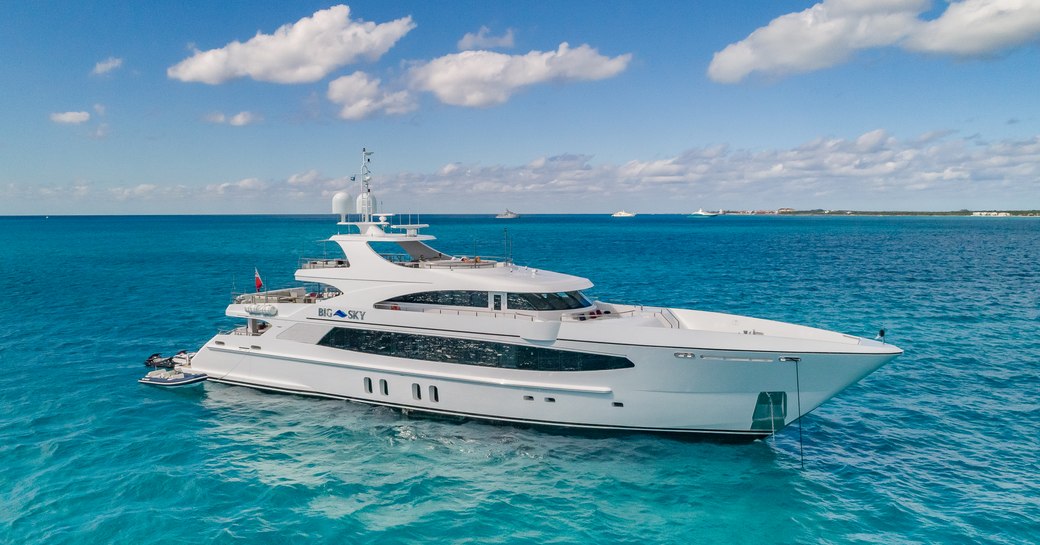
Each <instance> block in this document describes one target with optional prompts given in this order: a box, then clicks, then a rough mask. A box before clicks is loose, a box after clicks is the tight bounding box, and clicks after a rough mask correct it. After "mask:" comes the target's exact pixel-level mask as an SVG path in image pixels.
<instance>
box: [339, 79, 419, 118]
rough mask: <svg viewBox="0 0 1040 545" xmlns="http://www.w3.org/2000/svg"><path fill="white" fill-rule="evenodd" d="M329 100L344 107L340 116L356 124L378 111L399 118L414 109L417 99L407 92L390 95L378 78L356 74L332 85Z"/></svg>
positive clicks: (391, 93)
mask: <svg viewBox="0 0 1040 545" xmlns="http://www.w3.org/2000/svg"><path fill="white" fill-rule="evenodd" d="M327 96H328V98H329V100H331V101H332V102H334V103H336V104H339V105H341V106H342V108H341V109H340V112H339V116H340V117H341V118H343V119H348V120H352V121H356V120H359V119H364V118H366V117H369V116H371V115H374V114H376V113H379V112H383V113H386V114H391V115H399V114H404V113H408V112H410V111H413V110H415V108H416V107H417V106H416V104H415V100H414V99H413V98H412V96H411V94H410V93H409V92H408V91H397V92H389V91H385V90H383V89H381V88H380V80H379V79H378V78H369V77H368V74H365V73H364V72H360V71H359V72H354V73H353V74H350V75H349V76H343V77H341V78H337V79H335V80H332V81H331V82H330V83H329V91H328V94H327Z"/></svg>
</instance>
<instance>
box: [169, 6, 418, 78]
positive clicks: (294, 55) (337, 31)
mask: <svg viewBox="0 0 1040 545" xmlns="http://www.w3.org/2000/svg"><path fill="white" fill-rule="evenodd" d="M413 28H415V23H413V22H412V18H411V17H402V18H401V19H397V20H395V21H390V22H388V23H382V24H376V23H372V22H364V21H361V20H360V19H358V20H353V19H351V18H350V8H349V7H347V6H344V5H339V6H333V7H331V8H329V9H326V10H321V11H317V12H315V13H314V15H312V16H311V17H304V18H302V19H300V20H299V21H297V22H296V23H294V24H287V25H284V26H282V27H281V28H279V29H278V30H276V31H275V32H274V33H272V34H261V33H259V32H257V34H256V36H254V37H253V38H252V39H250V40H249V41H247V42H245V43H242V42H239V41H234V42H231V43H229V44H227V45H226V46H224V47H221V48H218V49H210V50H208V51H199V50H195V53H194V54H193V55H192V56H191V57H189V58H187V59H185V60H183V61H181V62H179V63H177V64H176V65H174V66H171V67H170V68H169V69H167V70H166V74H167V76H168V77H170V78H173V79H177V80H181V81H197V82H202V83H209V84H214V85H215V84H219V83H224V82H225V81H228V80H231V79H235V78H240V77H249V78H252V79H254V80H257V81H270V82H275V83H307V82H314V81H318V80H320V79H322V78H324V77H325V76H326V75H328V74H329V73H330V72H332V71H333V70H335V69H337V68H339V67H341V66H344V65H347V64H350V63H353V62H356V61H358V60H359V59H367V60H370V61H374V60H377V59H379V58H380V57H382V56H383V54H385V53H386V52H387V51H389V50H390V48H391V47H393V45H394V44H395V43H397V41H398V40H399V39H401V37H402V36H404V35H405V34H407V33H408V32H409V31H411V30H412V29H413Z"/></svg>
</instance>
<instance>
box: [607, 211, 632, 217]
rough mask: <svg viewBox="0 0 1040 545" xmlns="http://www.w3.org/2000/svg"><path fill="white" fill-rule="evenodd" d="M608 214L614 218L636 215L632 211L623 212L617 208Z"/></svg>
mask: <svg viewBox="0 0 1040 545" xmlns="http://www.w3.org/2000/svg"><path fill="white" fill-rule="evenodd" d="M610 216H611V217H614V218H634V217H636V215H635V213H633V212H625V211H624V210H618V211H617V212H614V213H613V214H611V215H610Z"/></svg>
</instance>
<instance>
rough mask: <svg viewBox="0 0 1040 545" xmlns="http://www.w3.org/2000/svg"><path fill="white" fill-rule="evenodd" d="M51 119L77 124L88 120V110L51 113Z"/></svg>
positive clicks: (57, 121) (56, 121)
mask: <svg viewBox="0 0 1040 545" xmlns="http://www.w3.org/2000/svg"><path fill="white" fill-rule="evenodd" d="M51 121H53V122H55V123H67V124H70V125H78V124H80V123H86V122H87V121H90V112H56V113H53V114H51Z"/></svg>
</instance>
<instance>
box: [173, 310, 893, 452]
mask: <svg viewBox="0 0 1040 545" xmlns="http://www.w3.org/2000/svg"><path fill="white" fill-rule="evenodd" d="M793 327H797V326H793ZM397 329H398V330H400V329H401V328H397ZM805 329H809V328H805ZM812 331H818V330H812ZM277 333H278V331H277V330H272V332H270V333H268V334H265V335H263V336H260V337H245V336H242V335H234V334H230V335H217V336H216V337H214V338H213V339H212V340H211V341H210V342H209V343H207V344H206V346H204V347H203V348H202V349H201V350H200V351H199V353H198V354H196V356H195V357H194V359H193V361H192V369H193V371H194V372H201V373H206V374H207V375H208V376H209V377H210V380H212V381H216V382H223V383H227V384H234V385H240V386H249V387H254V388H259V389H264V390H272V391H279V392H286V393H293V394H301V395H312V396H320V397H328V398H336V399H346V400H351V401H357V402H363V403H369V404H376V405H384V406H389V407H395V408H398V409H402V410H405V411H419V412H425V413H431V414H436V415H444V416H452V417H464V418H472V419H480V420H493V421H500V422H508V423H516V424H524V425H535V426H552V427H564V428H584V429H596V430H613V431H626V432H651V433H668V434H703V435H708V436H715V437H729V438H734V439H736V438H747V439H755V438H760V437H765V436H768V435H770V434H772V433H774V432H776V431H777V430H780V429H782V428H783V427H784V426H786V425H789V424H790V423H792V422H794V421H795V420H797V419H798V418H800V417H801V416H803V415H804V414H806V413H808V412H809V411H811V410H813V409H814V408H816V407H818V406H819V405H820V404H822V403H823V402H825V401H826V400H827V399H830V398H831V397H833V396H834V395H836V394H837V393H838V392H840V391H842V390H843V389H845V388H846V387H847V386H849V385H850V384H853V383H855V382H856V381H858V380H859V379H860V378H862V377H863V376H865V375H867V374H869V373H870V372H872V371H874V370H875V369H877V368H878V367H880V366H882V365H884V364H885V363H886V362H888V361H889V360H891V359H892V358H894V357H895V356H896V355H898V354H899V353H900V352H899V350H898V349H895V348H893V347H890V346H887V345H882V344H880V343H873V342H871V341H866V340H865V339H863V340H862V341H865V342H866V344H865V345H861V344H855V345H852V344H846V345H841V344H835V343H827V342H817V343H816V346H815V347H813V350H811V351H810V350H807V351H801V352H799V351H784V352H776V351H766V350H740V349H720V348H709V347H705V346H702V345H698V344H692V343H686V344H679V343H670V344H666V345H657V346H654V345H646V344H626V343H624V342H617V341H614V342H604V341H603V340H601V339H598V338H596V336H593V338H587V339H584V340H583V339H580V338H566V339H565V338H563V335H565V334H567V333H568V330H567V328H563V329H562V330H561V331H560V337H561V338H559V339H557V340H555V341H552V342H551V343H549V342H545V341H542V342H537V343H531V342H530V341H526V340H524V339H522V338H520V337H516V338H514V339H512V340H513V341H515V342H516V343H517V344H525V343H526V344H538V345H542V346H544V345H546V344H552V345H553V346H554V347H556V348H561V349H567V350H574V351H585V352H588V351H593V350H594V351H598V352H601V353H609V354H612V355H618V356H624V357H626V358H628V359H629V360H631V361H632V362H633V363H634V367H631V368H625V369H614V370H603V371H555V372H549V371H529V370H518V369H502V368H489V367H481V366H473V365H463V364H455V363H446V362H439V361H419V360H410V359H403V358H397V357H389V356H380V355H373V354H366V353H359V352H351V351H345V350H340V349H336V348H330V347H325V346H320V345H316V344H305V343H301V342H295V341H289V340H283V339H279V338H278V337H277V336H276V334H277ZM644 333H655V332H654V331H647V332H644ZM674 333H680V331H675V332H674ZM686 333H687V335H685V336H690V335H689V334H690V333H691V332H689V331H687V332H686ZM647 336H650V335H643V337H647ZM676 336H677V337H678V336H682V335H676ZM741 337H746V338H747V339H746V340H747V341H756V340H757V339H755V338H753V336H748V335H743V336H739V337H737V338H736V339H735V340H736V341H739V340H744V339H741ZM474 338H477V337H474ZM495 340H499V341H501V340H502V339H501V337H500V336H498V337H496V338H495ZM774 341H775V339H774ZM246 343H248V346H246ZM781 344H782V343H781ZM802 344H806V343H805V342H804V341H803V342H802Z"/></svg>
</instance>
